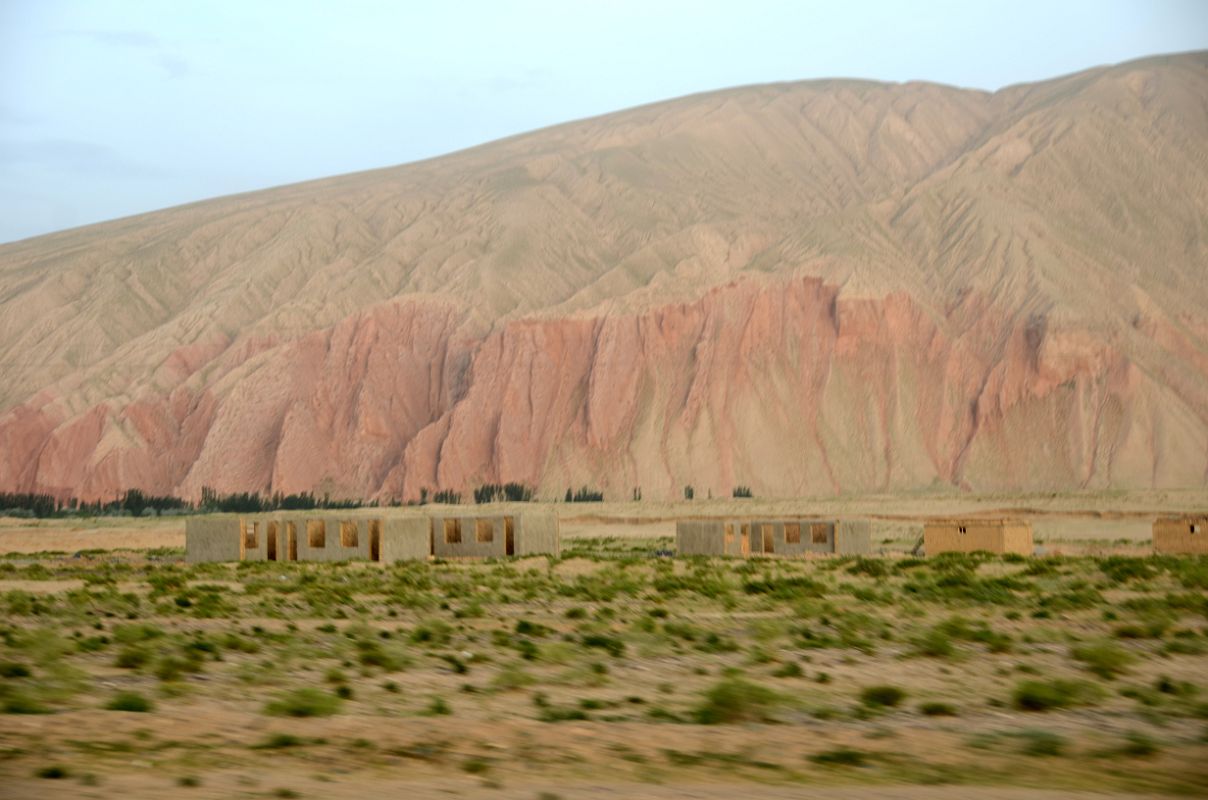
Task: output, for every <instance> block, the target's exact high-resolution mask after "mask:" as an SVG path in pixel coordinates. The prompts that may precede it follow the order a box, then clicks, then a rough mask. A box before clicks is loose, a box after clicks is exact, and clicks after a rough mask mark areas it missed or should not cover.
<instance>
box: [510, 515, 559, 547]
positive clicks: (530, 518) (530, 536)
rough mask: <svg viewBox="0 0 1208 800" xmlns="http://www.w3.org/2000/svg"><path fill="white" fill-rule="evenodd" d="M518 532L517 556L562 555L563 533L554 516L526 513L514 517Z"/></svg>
mask: <svg viewBox="0 0 1208 800" xmlns="http://www.w3.org/2000/svg"><path fill="white" fill-rule="evenodd" d="M513 525H514V526H515V532H516V555H518V556H531V555H542V554H545V553H550V554H553V555H555V556H557V555H561V553H562V531H561V529H560V528H559V526H558V517H557V516H555V515H554V514H534V513H530V512H525V513H523V514H516V515H515V516H514V517H513Z"/></svg>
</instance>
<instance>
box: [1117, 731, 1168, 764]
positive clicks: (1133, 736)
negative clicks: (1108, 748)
mask: <svg viewBox="0 0 1208 800" xmlns="http://www.w3.org/2000/svg"><path fill="white" fill-rule="evenodd" d="M1160 750H1161V748H1160V747H1158V743H1157V742H1155V741H1154V740H1153V739H1151V738H1149V737H1148V736H1146V735H1145V734H1144V733H1140V732H1137V731H1132V732H1130V733H1129V734H1128V735H1127V736H1126V737H1125V743H1124V746H1123V747H1121V748H1120V753H1121V754H1122V755H1126V756H1132V757H1134V758H1146V757H1148V756H1152V755H1156V754H1157V753H1158V752H1159V751H1160Z"/></svg>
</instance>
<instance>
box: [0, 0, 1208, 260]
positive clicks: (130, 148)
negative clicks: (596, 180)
mask: <svg viewBox="0 0 1208 800" xmlns="http://www.w3.org/2000/svg"><path fill="white" fill-rule="evenodd" d="M1199 49H1208V0H1067V1H1066V2H1062V0H1041V1H1040V2H1033V0H1010V2H999V1H998V0H961V2H950V1H947V0H942V1H941V0H937V1H935V2H927V1H926V0H913V1H912V2H901V1H895V2H856V1H855V0H832V2H825V3H824V2H806V0H793V1H789V2H779V1H777V0H767V1H764V0H741V1H738V0H727V1H726V2H721V1H720V0H719V1H718V2H711V1H710V0H689V1H681V0H666V1H665V2H660V0H461V1H460V2H459V1H458V0H430V1H429V2H418V1H417V0H393V1H392V2H375V1H372V0H338V2H309V1H308V0H284V1H282V2H275V1H274V0H258V1H257V2H249V1H248V0H238V1H236V2H227V1H226V0H205V1H204V2H193V0H170V1H164V0H141V1H140V0H89V1H88V2H82V1H81V2H66V1H64V0H0V242H9V241H14V240H18V239H22V238H26V237H30V236H35V235H38V234H42V233H47V232H50V231H54V230H60V229H64V228H70V227H75V226H78V225H84V224H89V223H93V222H98V221H101V220H106V219H114V218H117V217H123V216H128V215H130V214H135V213H140V212H144V211H151V210H155V209H158V208H164V207H167V206H172V205H178V204H181V203H187V202H192V201H195V200H200V199H204V198H207V197H216V196H220V195H225V194H232V193H236V192H243V191H249V190H253V189H260V188H266V187H269V186H276V185H280V184H285V183H293V182H296V181H301V180H308V179H311V178H319V177H324V176H327V175H336V174H341V173H345V172H354V171H357V170H363V169H372V168H376V167H385V166H391V165H394V164H400V163H405V162H409V161H415V160H418V159H423V158H429V157H431V156H435V155H439V154H442V153H447V152H451V151H454V150H458V149H462V148H465V147H469V146H472V145H475V144H480V143H482V142H486V141H490V140H492V139H497V138H500V137H503V136H508V135H511V134H515V133H522V132H524V131H527V130H532V129H535V128H540V127H544V126H547V125H551V124H555V123H559V122H566V121H569V120H573V119H580V118H583V117H587V116H593V115H596V114H602V113H606V112H609V111H615V110H619V109H623V108H627V107H630V106H635V105H640V104H643V103H648V102H653V101H656V100H662V99H668V98H672V97H678V96H682V95H685V94H692V93H694V92H701V91H708V90H712V89H719V88H724V87H729V86H738V85H744V84H751V83H765V82H773V81H790V80H806V79H812V78H828V77H857V78H870V79H876V80H885V81H907V80H929V81H936V82H939V83H947V84H953V85H958V86H965V87H975V88H981V89H987V90H994V89H998V88H1001V87H1002V86H1005V85H1009V84H1012V83H1019V82H1024V81H1032V80H1040V79H1044V78H1049V77H1054V76H1057V75H1061V74H1066V73H1069V72H1075V71H1078V70H1081V69H1085V68H1088V67H1091V66H1096V65H1100V64H1109V63H1116V62H1120V61H1126V60H1129V59H1133V58H1139V57H1143V56H1146V55H1152V54H1157V53H1170V52H1182V51H1187V50H1199Z"/></svg>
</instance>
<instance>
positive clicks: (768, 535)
mask: <svg viewBox="0 0 1208 800" xmlns="http://www.w3.org/2000/svg"><path fill="white" fill-rule="evenodd" d="M759 531H760V533H762V534H763V552H765V553H774V552H776V548H775V546H774V545H773V539H774V537H773V536H772V526H771V525H760V526H759Z"/></svg>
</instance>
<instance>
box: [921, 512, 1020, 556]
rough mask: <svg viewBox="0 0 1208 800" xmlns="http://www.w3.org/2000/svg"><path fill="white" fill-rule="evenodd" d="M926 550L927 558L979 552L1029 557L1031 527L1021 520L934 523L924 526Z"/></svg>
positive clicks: (973, 520)
mask: <svg viewBox="0 0 1208 800" xmlns="http://www.w3.org/2000/svg"><path fill="white" fill-rule="evenodd" d="M962 527H963V528H964V529H965V532H964V533H961V532H960V529H961V528H962ZM923 549H924V551H925V552H926V554H927V555H928V556H934V555H939V554H940V553H972V552H976V551H979V550H984V551H985V552H988V553H1017V554H1019V555H1025V556H1030V555H1032V551H1033V545H1032V526H1031V524H1029V523H1027V522H1022V521H1019V520H978V519H969V520H959V519H957V520H933V521H931V522H928V523H927V524H926V525H925V526H924V527H923Z"/></svg>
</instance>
